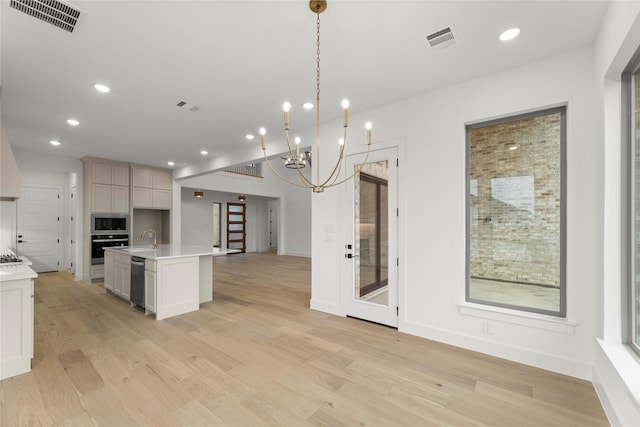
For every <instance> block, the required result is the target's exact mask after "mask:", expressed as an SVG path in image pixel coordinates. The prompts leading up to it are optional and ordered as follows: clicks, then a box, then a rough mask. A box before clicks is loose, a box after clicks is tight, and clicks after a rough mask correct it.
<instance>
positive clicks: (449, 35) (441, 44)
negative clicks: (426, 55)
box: [427, 26, 456, 49]
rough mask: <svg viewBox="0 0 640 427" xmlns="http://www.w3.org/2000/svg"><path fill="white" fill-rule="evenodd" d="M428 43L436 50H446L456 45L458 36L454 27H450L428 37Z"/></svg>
mask: <svg viewBox="0 0 640 427" xmlns="http://www.w3.org/2000/svg"><path fill="white" fill-rule="evenodd" d="M427 43H429V46H431V47H432V48H434V49H444V48H445V47H449V46H451V45H452V44H455V43H456V35H455V33H454V30H453V26H449V27H447V28H445V29H444V30H440V31H436V32H435V33H433V34H429V35H428V36H427Z"/></svg>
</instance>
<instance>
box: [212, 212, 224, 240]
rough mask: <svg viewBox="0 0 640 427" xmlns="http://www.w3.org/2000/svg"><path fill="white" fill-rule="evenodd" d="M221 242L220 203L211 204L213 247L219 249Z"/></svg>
mask: <svg viewBox="0 0 640 427" xmlns="http://www.w3.org/2000/svg"><path fill="white" fill-rule="evenodd" d="M221 241H222V203H219V202H213V247H214V248H220V243H221Z"/></svg>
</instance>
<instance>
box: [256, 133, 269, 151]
mask: <svg viewBox="0 0 640 427" xmlns="http://www.w3.org/2000/svg"><path fill="white" fill-rule="evenodd" d="M258 133H260V142H261V143H262V151H265V150H266V149H267V138H266V137H265V135H266V134H267V130H266V129H265V128H260V129H258Z"/></svg>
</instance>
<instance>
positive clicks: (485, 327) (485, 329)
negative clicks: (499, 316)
mask: <svg viewBox="0 0 640 427" xmlns="http://www.w3.org/2000/svg"><path fill="white" fill-rule="evenodd" d="M482 333H484V334H487V335H491V334H492V333H493V324H492V323H491V322H489V321H488V320H483V321H482Z"/></svg>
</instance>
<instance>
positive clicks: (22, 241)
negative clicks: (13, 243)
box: [18, 240, 27, 243]
mask: <svg viewBox="0 0 640 427" xmlns="http://www.w3.org/2000/svg"><path fill="white" fill-rule="evenodd" d="M18 243H27V241H26V240H18Z"/></svg>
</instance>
